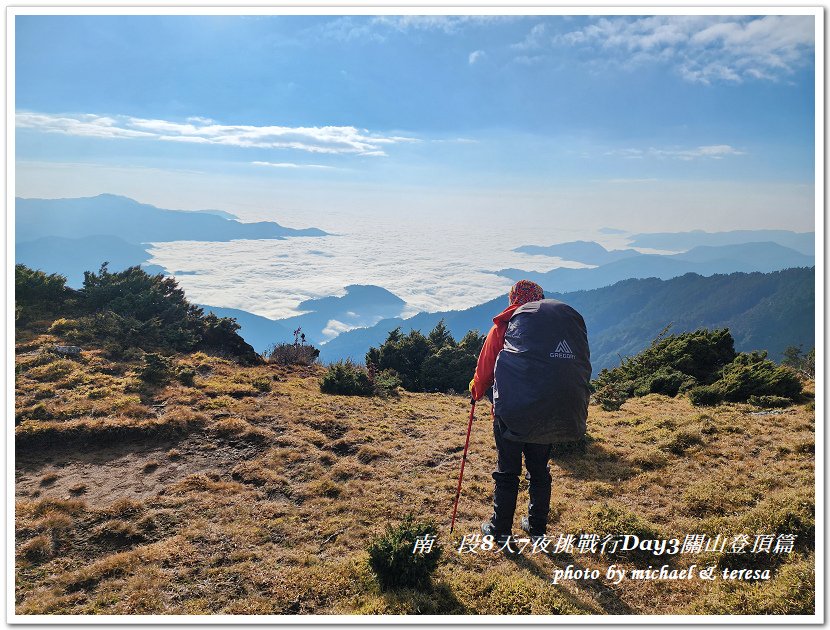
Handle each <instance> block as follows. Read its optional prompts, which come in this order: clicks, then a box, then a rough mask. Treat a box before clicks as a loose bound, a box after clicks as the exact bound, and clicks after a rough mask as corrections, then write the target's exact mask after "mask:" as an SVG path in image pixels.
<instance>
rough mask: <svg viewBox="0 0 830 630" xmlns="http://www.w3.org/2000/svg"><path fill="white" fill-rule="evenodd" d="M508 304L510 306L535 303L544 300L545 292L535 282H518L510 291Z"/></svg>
mask: <svg viewBox="0 0 830 630" xmlns="http://www.w3.org/2000/svg"><path fill="white" fill-rule="evenodd" d="M509 298H510V303H511V304H519V305H522V304H527V303H528V302H536V301H538V300H544V299H545V291H544V289H542V287H540V286H539V285H538V284H536V283H535V282H531V281H530V280H519V281H518V282H517V283H516V284H514V285H513V287H512V288H511V289H510V295H509Z"/></svg>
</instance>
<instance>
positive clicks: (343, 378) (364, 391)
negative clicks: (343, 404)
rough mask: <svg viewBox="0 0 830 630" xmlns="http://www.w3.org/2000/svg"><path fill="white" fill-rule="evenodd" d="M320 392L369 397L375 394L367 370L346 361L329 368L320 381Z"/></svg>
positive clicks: (338, 362)
mask: <svg viewBox="0 0 830 630" xmlns="http://www.w3.org/2000/svg"><path fill="white" fill-rule="evenodd" d="M320 391H321V392H323V393H324V394H341V395H344V396H371V395H372V394H374V392H375V387H374V384H373V383H372V379H371V378H370V377H369V372H368V370H366V368H364V367H362V366H359V365H357V364H355V363H353V362H352V361H349V360H348V359H347V360H346V361H337V362H335V363H332V364H331V365H330V366H329V369H328V371H327V372H326V373H325V374H324V375H323V378H321V379H320Z"/></svg>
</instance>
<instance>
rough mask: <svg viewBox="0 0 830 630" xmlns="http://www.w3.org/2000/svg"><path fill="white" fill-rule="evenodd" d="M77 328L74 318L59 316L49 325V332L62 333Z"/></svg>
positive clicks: (76, 321)
mask: <svg viewBox="0 0 830 630" xmlns="http://www.w3.org/2000/svg"><path fill="white" fill-rule="evenodd" d="M76 330H78V320H75V319H65V318H63V317H60V318H58V319H56V320H55V321H54V322H52V325H51V326H49V332H50V333H52V334H53V335H62V334H65V333H67V332H69V331H76Z"/></svg>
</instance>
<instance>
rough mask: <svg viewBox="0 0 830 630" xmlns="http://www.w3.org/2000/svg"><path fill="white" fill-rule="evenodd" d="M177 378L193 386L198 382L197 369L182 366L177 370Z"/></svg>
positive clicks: (182, 382) (184, 383)
mask: <svg viewBox="0 0 830 630" xmlns="http://www.w3.org/2000/svg"><path fill="white" fill-rule="evenodd" d="M176 378H177V379H178V380H179V382H180V383H181V384H182V385H187V386H188V387H193V385H194V384H195V382H196V370H194V369H193V368H189V367H180V368H178V369H177V370H176Z"/></svg>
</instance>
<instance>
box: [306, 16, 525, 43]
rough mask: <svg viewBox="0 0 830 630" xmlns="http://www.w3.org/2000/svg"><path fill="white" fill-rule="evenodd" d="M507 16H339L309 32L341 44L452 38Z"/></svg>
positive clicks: (512, 18) (514, 18) (516, 17)
mask: <svg viewBox="0 0 830 630" xmlns="http://www.w3.org/2000/svg"><path fill="white" fill-rule="evenodd" d="M520 18H521V16H510V15H379V16H374V17H371V18H369V17H360V16H349V15H345V16H341V17H338V18H335V19H333V20H329V21H328V22H326V23H324V24H322V25H320V26H316V27H314V28H312V29H310V31H309V32H310V33H312V34H316V35H317V36H319V37H322V38H324V39H334V40H337V41H340V42H353V41H357V42H374V43H382V42H385V41H386V40H387V39H388V38H389V37H390V36H393V35H395V34H400V33H408V32H412V31H431V32H439V33H444V34H445V35H455V34H457V33H460V32H461V31H463V30H464V29H466V28H467V27H469V26H472V25H479V24H487V23H490V22H495V21H512V20H516V19H520Z"/></svg>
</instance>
